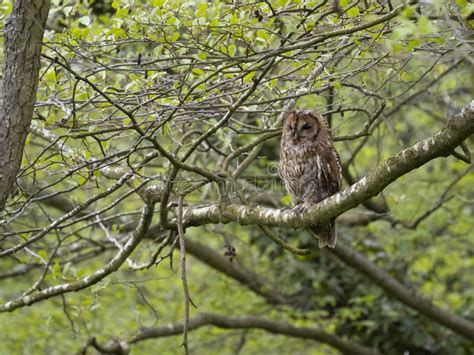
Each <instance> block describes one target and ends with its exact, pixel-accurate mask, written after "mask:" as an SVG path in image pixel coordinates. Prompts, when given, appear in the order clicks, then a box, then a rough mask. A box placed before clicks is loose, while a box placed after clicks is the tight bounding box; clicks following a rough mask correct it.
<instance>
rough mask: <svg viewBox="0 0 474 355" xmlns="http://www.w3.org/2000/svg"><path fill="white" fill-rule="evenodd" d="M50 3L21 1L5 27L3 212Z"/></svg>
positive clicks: (26, 124) (0, 147) (0, 159)
mask: <svg viewBox="0 0 474 355" xmlns="http://www.w3.org/2000/svg"><path fill="white" fill-rule="evenodd" d="M49 4H50V2H49V0H21V1H20V0H17V1H15V3H14V5H13V11H12V13H11V15H10V18H9V19H8V21H7V23H6V25H5V30H4V34H5V47H4V49H5V62H4V65H3V70H2V73H3V81H2V83H1V86H0V87H1V89H0V95H2V96H0V211H2V210H3V209H4V208H5V204H6V202H7V198H8V195H9V194H10V192H11V191H12V190H13V189H14V183H15V178H16V175H17V173H18V170H19V168H20V164H21V158H22V154H23V146H24V144H25V139H26V136H27V135H28V132H29V129H30V123H31V118H32V116H33V108H34V104H35V100H36V89H37V87H38V73H39V69H40V55H41V44H42V38H43V33H44V26H45V23H46V19H47V17H48V11H49Z"/></svg>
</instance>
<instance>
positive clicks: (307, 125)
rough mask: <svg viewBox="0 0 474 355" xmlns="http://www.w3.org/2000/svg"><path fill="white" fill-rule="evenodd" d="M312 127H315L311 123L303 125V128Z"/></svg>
mask: <svg viewBox="0 0 474 355" xmlns="http://www.w3.org/2000/svg"><path fill="white" fill-rule="evenodd" d="M311 127H313V126H311V125H310V124H309V123H305V124H304V125H303V127H301V128H303V129H310V128H311Z"/></svg>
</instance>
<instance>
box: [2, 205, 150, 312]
mask: <svg viewBox="0 0 474 355" xmlns="http://www.w3.org/2000/svg"><path fill="white" fill-rule="evenodd" d="M153 207H154V204H151V205H145V207H144V208H143V212H142V216H141V219H140V222H139V223H138V226H137V228H136V229H135V231H134V233H133V235H132V237H131V238H130V239H129V240H128V241H127V243H126V244H125V245H124V246H123V248H122V249H120V251H119V252H118V253H117V254H116V255H115V256H114V258H113V259H112V260H110V261H109V262H108V263H107V264H106V265H105V266H104V267H103V268H102V269H99V270H97V271H96V272H94V273H93V274H92V275H90V276H86V277H83V278H81V279H80V280H77V281H74V282H70V283H64V284H62V285H56V286H51V287H48V288H46V289H44V290H41V291H35V292H33V293H31V294H29V295H27V296H20V297H18V298H16V299H14V300H12V301H10V302H7V303H6V304H4V305H2V306H0V313H1V312H11V311H13V310H15V309H17V308H21V307H23V306H30V305H32V304H33V303H37V302H40V301H43V300H46V299H48V298H51V297H54V296H57V295H61V294H64V293H68V292H73V291H74V292H76V291H80V290H82V289H84V288H87V287H89V286H91V285H94V284H96V283H97V282H99V281H101V280H102V279H104V278H105V277H106V276H108V275H110V274H111V273H113V272H115V271H117V270H118V269H119V267H120V266H121V265H122V264H123V263H124V262H125V260H127V258H128V257H129V256H130V254H131V253H132V252H133V250H135V248H136V247H137V245H138V243H139V242H140V241H141V240H142V238H143V236H144V235H145V234H146V232H147V230H148V228H149V227H150V224H151V221H152V218H153V213H154V209H153Z"/></svg>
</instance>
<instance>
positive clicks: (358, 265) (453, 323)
mask: <svg viewBox="0 0 474 355" xmlns="http://www.w3.org/2000/svg"><path fill="white" fill-rule="evenodd" d="M329 252H331V253H333V254H335V255H336V256H337V257H338V258H339V259H341V260H342V261H343V262H344V263H345V264H347V265H349V266H352V267H353V268H354V269H356V270H358V271H359V272H361V273H362V274H364V275H365V276H367V277H368V278H369V279H371V280H372V281H374V282H375V283H376V284H377V285H378V286H380V287H381V288H382V289H383V290H384V291H385V292H387V293H388V294H389V295H391V296H393V297H395V298H396V299H398V300H399V301H400V302H402V303H404V304H406V305H407V306H409V307H411V308H413V309H415V310H417V311H418V312H420V313H421V314H423V315H425V316H426V317H428V318H430V319H432V320H434V321H435V322H437V323H439V324H441V325H443V326H445V327H447V328H449V329H451V330H453V331H454V332H456V333H458V334H460V335H462V336H464V337H466V338H467V339H469V340H472V339H473V338H474V323H472V322H470V321H468V320H466V319H464V318H461V317H458V316H456V315H454V314H451V313H449V312H448V311H445V310H444V309H442V308H439V307H436V306H435V305H434V304H433V303H431V302H430V301H428V300H427V299H425V298H424V297H422V296H420V295H418V294H417V293H416V292H414V291H412V290H410V289H408V288H407V287H406V286H404V285H403V284H402V283H400V282H398V281H397V280H396V279H395V278H393V277H392V276H390V275H389V274H388V273H387V272H385V271H384V270H382V269H380V268H378V267H377V266H376V265H375V264H373V263H372V262H370V261H369V260H367V259H366V258H365V257H364V256H363V255H362V254H359V253H358V252H356V251H355V250H352V249H351V248H349V247H347V246H345V245H344V244H343V243H338V244H337V245H336V247H335V248H334V249H333V250H329Z"/></svg>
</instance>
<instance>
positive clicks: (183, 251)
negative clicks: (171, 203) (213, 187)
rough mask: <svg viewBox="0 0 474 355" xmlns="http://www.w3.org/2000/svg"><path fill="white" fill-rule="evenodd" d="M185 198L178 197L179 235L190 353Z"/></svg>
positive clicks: (185, 330) (185, 340) (185, 333)
mask: <svg viewBox="0 0 474 355" xmlns="http://www.w3.org/2000/svg"><path fill="white" fill-rule="evenodd" d="M183 200H184V196H180V197H179V199H178V220H177V224H178V237H179V251H180V254H181V255H180V263H181V282H182V283H183V292H184V326H183V346H184V353H185V354H186V355H188V354H189V346H188V326H189V303H190V302H189V289H188V280H187V279H186V245H185V242H184V228H183Z"/></svg>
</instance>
